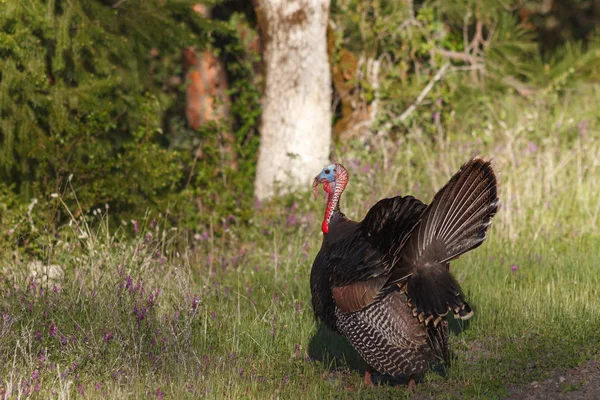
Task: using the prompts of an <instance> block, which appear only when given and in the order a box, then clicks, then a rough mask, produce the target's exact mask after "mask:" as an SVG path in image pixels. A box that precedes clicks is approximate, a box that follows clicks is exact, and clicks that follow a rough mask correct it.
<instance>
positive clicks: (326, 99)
mask: <svg viewBox="0 0 600 400" xmlns="http://www.w3.org/2000/svg"><path fill="white" fill-rule="evenodd" d="M329 2H330V0H255V1H254V4H255V8H256V13H257V16H258V21H259V24H260V29H261V34H262V36H263V41H264V52H263V57H264V63H265V75H266V77H265V92H264V95H263V103H262V107H263V108H262V117H261V124H260V132H261V142H260V152H259V157H258V165H257V171H256V181H255V195H256V197H257V198H258V199H260V200H262V199H266V198H268V197H271V196H273V195H274V194H275V193H276V192H278V193H285V192H289V191H291V190H293V189H294V188H297V187H299V186H303V185H306V187H308V185H309V184H310V182H311V180H312V179H311V177H312V178H314V176H315V175H316V174H317V173H318V172H319V171H320V170H321V168H323V166H324V165H325V164H327V162H328V158H329V151H330V145H331V108H330V107H331V76H330V73H329V62H328V58H327V39H326V30H327V22H328V14H329Z"/></svg>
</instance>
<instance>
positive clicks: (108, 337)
mask: <svg viewBox="0 0 600 400" xmlns="http://www.w3.org/2000/svg"><path fill="white" fill-rule="evenodd" d="M114 337H115V335H114V334H113V333H112V332H111V331H109V330H108V329H104V336H103V337H102V340H104V342H105V343H110V341H111V340H113V338H114Z"/></svg>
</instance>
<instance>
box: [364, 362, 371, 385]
mask: <svg viewBox="0 0 600 400" xmlns="http://www.w3.org/2000/svg"><path fill="white" fill-rule="evenodd" d="M372 371H373V369H372V368H371V367H370V366H369V365H367V368H366V369H365V377H364V379H363V382H364V383H365V385H367V386H373V381H372V380H371V372H372Z"/></svg>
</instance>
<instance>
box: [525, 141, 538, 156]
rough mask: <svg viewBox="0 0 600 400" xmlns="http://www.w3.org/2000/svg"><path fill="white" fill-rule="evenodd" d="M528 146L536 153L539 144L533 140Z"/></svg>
mask: <svg viewBox="0 0 600 400" xmlns="http://www.w3.org/2000/svg"><path fill="white" fill-rule="evenodd" d="M527 148H528V149H529V152H530V153H535V152H536V151H537V146H536V145H535V143H533V142H531V141H530V142H529V143H528V144H527Z"/></svg>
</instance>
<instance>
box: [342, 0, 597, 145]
mask: <svg viewBox="0 0 600 400" xmlns="http://www.w3.org/2000/svg"><path fill="white" fill-rule="evenodd" d="M554 2H558V3H562V2H560V1H558V0H556V1H554ZM533 3H534V2H528V5H527V6H525V5H523V4H521V3H520V2H515V1H494V0H477V1H471V0H464V1H443V0H440V1H437V0H434V1H425V2H413V1H409V2H406V1H401V0H395V1H385V2H384V1H370V2H362V1H354V0H337V1H334V2H333V3H332V11H331V14H332V19H333V20H334V21H335V24H334V29H335V31H336V32H335V33H336V34H335V37H336V48H337V51H341V50H342V49H347V50H350V51H352V52H353V53H354V54H355V55H356V57H357V58H359V59H362V60H363V62H362V64H361V68H360V70H359V71H358V72H357V74H356V77H357V79H358V82H357V84H356V86H357V88H359V89H364V91H365V92H369V88H373V87H376V90H375V91H374V93H373V94H372V95H369V96H362V97H360V98H357V101H362V102H363V103H366V104H369V105H371V106H372V107H373V108H372V109H373V112H372V113H374V114H376V115H371V118H373V117H374V118H377V119H378V123H375V124H371V125H370V127H371V129H372V130H379V131H381V132H383V133H389V131H390V130H392V129H391V128H395V129H393V131H394V132H395V133H406V132H407V131H411V130H412V129H420V130H424V131H425V132H426V133H427V134H428V135H429V136H430V137H431V138H435V137H439V136H440V135H442V136H443V135H444V132H449V133H450V134H452V135H463V134H464V132H470V131H472V130H474V129H478V128H479V127H480V126H482V124H483V125H485V124H486V123H487V121H485V120H484V119H482V118H481V116H482V115H486V114H489V113H490V110H489V108H490V106H491V105H493V104H494V103H495V102H497V101H502V98H503V97H505V96H506V95H507V94H511V93H518V94H520V95H521V96H523V97H526V98H527V97H533V96H535V93H536V92H537V91H546V90H548V89H550V88H549V87H548V85H550V86H552V87H554V86H556V85H558V86H562V87H565V86H566V85H568V84H570V83H573V82H574V81H575V80H576V79H588V78H589V77H590V76H593V75H594V74H595V75H597V72H596V71H597V68H595V66H596V65H597V64H598V62H600V57H599V53H598V49H600V47H599V42H598V40H597V39H595V38H596V36H593V35H592V36H588V37H587V38H586V39H587V40H586V42H585V43H577V42H567V44H565V45H564V47H556V46H555V47H554V48H553V51H552V52H548V51H546V52H545V53H544V56H542V53H541V51H540V47H539V46H538V42H539V41H541V40H543V37H542V36H540V35H541V33H540V31H539V30H537V28H536V25H533V24H532V23H531V22H530V21H529V20H527V19H526V18H527V16H528V15H529V14H528V13H529V12H531V10H530V9H529V8H531V7H533V5H532V4H533ZM550 3H552V2H550ZM580 6H581V7H584V6H585V7H587V6H589V4H588V5H587V6H586V5H584V4H583V3H582V4H581V5H580ZM528 7H529V8H528ZM540 12H541V11H540ZM558 17H560V16H558ZM334 59H335V58H334ZM374 63H376V64H378V65H379V67H380V68H379V74H378V76H377V77H376V78H373V77H372V75H371V74H370V71H369V69H370V68H371V67H370V66H371V65H373V64H374ZM444 65H448V66H449V68H448V69H447V72H446V73H445V74H443V75H442V76H441V78H440V79H438V80H436V79H434V77H435V76H436V74H437V73H438V72H440V71H441V70H442V68H443V66H444ZM596 79H597V78H596ZM432 81H433V86H432V87H429V88H428V86H427V85H428V84H430V83H432ZM426 88H427V89H426ZM550 90H552V89H550ZM421 95H424V97H423V98H421V99H420V101H419V103H418V104H417V105H418V107H417V109H416V110H415V111H414V112H412V113H409V114H408V115H407V116H405V117H403V118H402V119H400V118H399V117H400V115H401V114H402V113H403V112H404V111H406V110H407V109H408V108H409V106H411V105H412V104H413V103H415V102H416V101H417V99H418V98H419V96H421ZM357 108H359V107H357Z"/></svg>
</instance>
